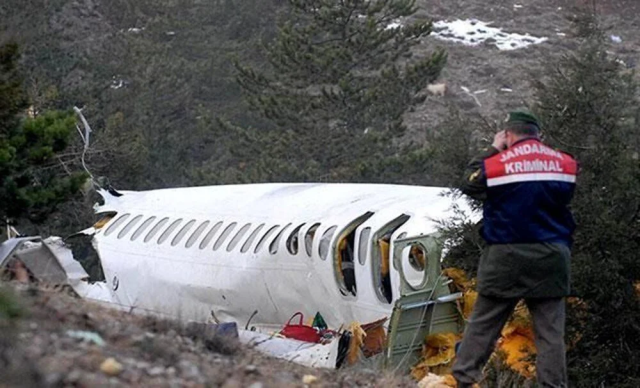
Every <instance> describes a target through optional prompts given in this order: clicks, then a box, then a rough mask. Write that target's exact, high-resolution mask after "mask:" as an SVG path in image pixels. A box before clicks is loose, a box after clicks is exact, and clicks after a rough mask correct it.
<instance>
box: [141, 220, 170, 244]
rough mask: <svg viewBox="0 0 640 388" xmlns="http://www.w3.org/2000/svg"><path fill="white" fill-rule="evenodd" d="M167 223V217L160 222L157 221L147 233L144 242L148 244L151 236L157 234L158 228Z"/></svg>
mask: <svg viewBox="0 0 640 388" xmlns="http://www.w3.org/2000/svg"><path fill="white" fill-rule="evenodd" d="M167 222H169V218H168V217H165V218H163V219H161V220H160V221H158V223H157V224H156V225H155V226H154V227H153V228H151V230H150V231H149V233H147V235H146V236H145V237H144V242H149V241H150V240H151V239H152V238H153V236H155V235H156V233H158V231H159V230H160V228H162V227H163V226H164V224H166V223H167Z"/></svg>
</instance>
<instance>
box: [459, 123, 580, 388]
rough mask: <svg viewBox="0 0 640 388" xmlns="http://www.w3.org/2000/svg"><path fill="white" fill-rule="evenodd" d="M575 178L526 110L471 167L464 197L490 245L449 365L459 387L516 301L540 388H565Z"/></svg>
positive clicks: (477, 367) (470, 379)
mask: <svg viewBox="0 0 640 388" xmlns="http://www.w3.org/2000/svg"><path fill="white" fill-rule="evenodd" d="M576 174H577V163H576V161H575V160H574V159H573V157H571V156H570V155H568V154H565V153H562V152H559V151H556V150H554V149H552V148H550V147H548V146H546V145H544V144H543V143H542V142H541V141H540V124H539V122H538V119H537V118H536V117H535V116H534V115H533V114H531V113H529V112H526V111H516V112H511V113H510V114H509V118H508V119H507V123H506V127H505V130H503V131H501V132H498V133H497V134H496V135H495V137H494V141H493V144H492V147H491V149H488V150H486V151H485V152H484V153H482V154H481V155H479V156H478V157H477V158H475V159H473V160H472V161H471V162H470V164H469V166H468V168H467V171H466V173H465V181H464V184H463V185H462V191H463V192H464V193H465V194H467V195H469V196H471V197H473V198H476V199H479V200H482V201H483V211H484V218H483V222H484V224H483V228H482V236H483V238H484V239H485V241H486V242H487V247H486V248H485V251H484V252H483V255H482V258H481V259H480V265H479V268H478V300H477V302H476V304H475V306H474V309H473V313H472V314H471V317H470V318H469V322H468V325H467V328H466V330H465V334H464V338H463V340H462V344H461V345H460V348H459V350H458V354H457V360H456V362H455V364H454V366H453V376H454V377H455V379H456V381H457V382H458V387H471V386H473V384H474V383H476V382H478V381H480V380H481V378H482V369H483V367H484V365H485V364H486V362H487V361H488V359H489V356H490V355H491V353H492V352H493V349H494V346H495V343H496V341H497V339H498V337H499V336H500V333H501V331H502V328H503V326H504V324H505V323H506V321H507V320H508V318H509V316H510V315H511V312H512V311H513V309H514V307H515V306H516V304H517V303H518V301H519V300H520V299H524V300H525V302H526V304H527V307H528V308H529V311H530V312H531V315H532V317H533V328H534V332H535V344H536V349H537V361H536V372H537V377H538V384H539V385H540V386H541V387H566V386H567V371H566V360H565V345H564V325H565V300H564V298H565V297H566V296H567V295H568V293H569V280H570V279H569V277H570V273H569V265H570V259H571V251H570V247H571V243H572V234H573V231H574V229H575V224H574V221H573V217H572V215H571V212H570V210H569V208H568V205H569V202H570V201H571V198H572V196H573V192H574V188H575V182H576Z"/></svg>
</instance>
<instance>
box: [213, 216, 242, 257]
mask: <svg viewBox="0 0 640 388" xmlns="http://www.w3.org/2000/svg"><path fill="white" fill-rule="evenodd" d="M236 225H238V224H237V223H236V222H232V223H230V224H229V225H227V227H226V228H225V229H224V230H223V231H222V234H221V235H220V237H218V241H216V243H215V244H214V245H213V250H214V251H217V250H218V248H220V246H221V245H222V244H223V243H224V240H226V239H227V237H229V235H230V234H231V232H233V229H234V228H235V227H236Z"/></svg>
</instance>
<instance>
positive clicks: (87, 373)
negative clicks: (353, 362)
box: [0, 284, 415, 388]
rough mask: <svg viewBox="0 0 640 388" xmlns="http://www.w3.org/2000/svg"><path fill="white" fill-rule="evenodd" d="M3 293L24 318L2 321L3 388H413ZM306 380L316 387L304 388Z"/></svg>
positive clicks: (116, 315)
mask: <svg viewBox="0 0 640 388" xmlns="http://www.w3.org/2000/svg"><path fill="white" fill-rule="evenodd" d="M0 287H2V289H0V292H3V293H4V294H5V295H6V294H7V292H8V293H9V294H11V298H13V299H15V300H17V301H18V303H19V305H20V310H21V311H22V314H23V316H22V317H21V318H17V319H12V320H10V321H8V320H7V319H4V320H3V318H2V315H1V314H0V387H103V386H118V387H120V386H130V387H143V386H144V387H149V386H153V387H223V388H241V387H251V388H262V387H305V386H312V387H342V386H344V387H351V386H362V387H390V386H415V382H414V381H412V380H411V379H410V378H408V377H401V376H391V375H388V374H385V373H383V372H380V371H375V370H367V369H358V370H354V369H345V370H339V371H335V370H321V369H313V368H306V367H303V366H300V365H297V364H294V363H291V362H286V361H281V360H277V359H274V358H270V357H267V356H265V355H263V354H261V353H258V352H257V351H254V350H252V349H249V348H247V347H246V346H242V345H240V344H238V343H237V342H235V341H233V340H230V339H228V338H221V337H208V336H206V335H204V334H203V333H202V331H201V330H200V331H199V330H196V329H193V328H189V327H184V326H181V325H178V324H177V323H175V322H170V321H164V320H158V319H155V318H150V317H141V316H137V315H132V314H127V313H124V312H120V311H115V310H112V309H108V308H105V307H102V306H99V305H97V304H95V303H91V302H88V301H85V300H81V299H79V298H77V297H74V296H72V295H71V294H70V293H69V292H65V291H60V290H50V289H42V288H34V287H28V288H27V287H25V286H23V285H15V284H13V285H10V286H9V287H7V286H6V285H5V286H4V287H3V285H0ZM0 299H1V298H0ZM0 303H2V301H0ZM0 307H1V306H0ZM0 313H2V311H0ZM70 331H72V332H73V331H84V332H89V333H95V334H97V335H98V336H99V337H100V338H101V339H102V340H103V341H104V345H102V346H100V345H98V344H96V343H93V342H90V341H86V340H81V339H77V338H73V337H72V336H71V335H70V334H72V333H70ZM108 358H113V359H114V360H115V361H117V362H118V363H119V364H121V366H122V371H121V372H120V373H118V374H113V375H110V374H109V373H105V372H104V371H102V370H101V365H102V363H103V362H104V361H105V360H106V359H108ZM305 375H313V376H315V377H316V378H317V381H316V382H315V383H313V384H305V383H304V382H303V378H304V376H305Z"/></svg>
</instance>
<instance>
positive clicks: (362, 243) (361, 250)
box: [358, 227, 371, 265]
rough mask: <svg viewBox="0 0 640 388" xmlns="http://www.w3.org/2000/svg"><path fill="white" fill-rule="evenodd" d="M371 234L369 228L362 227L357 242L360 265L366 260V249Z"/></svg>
mask: <svg viewBox="0 0 640 388" xmlns="http://www.w3.org/2000/svg"><path fill="white" fill-rule="evenodd" d="M370 236H371V228H369V227H366V228H364V229H362V232H361V233H360V240H359V243H358V261H359V262H360V264H361V265H364V263H365V262H366V261H367V251H368V249H367V248H369V237H370Z"/></svg>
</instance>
